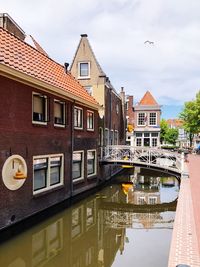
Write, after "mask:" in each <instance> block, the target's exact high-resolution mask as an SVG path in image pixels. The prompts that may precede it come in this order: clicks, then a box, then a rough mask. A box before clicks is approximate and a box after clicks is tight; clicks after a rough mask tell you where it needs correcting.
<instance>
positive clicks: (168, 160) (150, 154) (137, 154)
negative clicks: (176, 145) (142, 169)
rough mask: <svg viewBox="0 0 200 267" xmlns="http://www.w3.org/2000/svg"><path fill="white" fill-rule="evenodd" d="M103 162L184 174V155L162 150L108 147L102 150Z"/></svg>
mask: <svg viewBox="0 0 200 267" xmlns="http://www.w3.org/2000/svg"><path fill="white" fill-rule="evenodd" d="M101 161H102V162H105V163H119V164H123V165H133V164H134V163H135V164H140V165H147V166H150V167H158V168H162V169H166V170H170V171H173V172H176V173H178V174H182V172H183V171H184V155H183V153H182V154H179V153H177V152H171V151H166V150H164V149H160V148H157V147H155V148H151V147H133V146H120V145H113V146H106V147H103V148H102V150H101Z"/></svg>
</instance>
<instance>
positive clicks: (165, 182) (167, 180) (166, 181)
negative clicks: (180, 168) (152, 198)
mask: <svg viewBox="0 0 200 267" xmlns="http://www.w3.org/2000/svg"><path fill="white" fill-rule="evenodd" d="M161 185H162V187H173V186H175V179H174V177H162V179H161Z"/></svg>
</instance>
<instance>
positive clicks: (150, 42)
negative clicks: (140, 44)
mask: <svg viewBox="0 0 200 267" xmlns="http://www.w3.org/2000/svg"><path fill="white" fill-rule="evenodd" d="M144 44H150V45H153V44H154V42H152V41H149V40H146V41H145V42H144Z"/></svg>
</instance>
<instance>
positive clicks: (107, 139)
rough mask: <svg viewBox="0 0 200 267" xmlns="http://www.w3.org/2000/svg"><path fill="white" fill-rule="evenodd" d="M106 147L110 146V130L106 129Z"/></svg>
mask: <svg viewBox="0 0 200 267" xmlns="http://www.w3.org/2000/svg"><path fill="white" fill-rule="evenodd" d="M104 140H105V146H108V145H109V130H108V129H107V128H106V129H105V139H104Z"/></svg>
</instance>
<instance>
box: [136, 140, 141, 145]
mask: <svg viewBox="0 0 200 267" xmlns="http://www.w3.org/2000/svg"><path fill="white" fill-rule="evenodd" d="M136 146H142V138H137V139H136Z"/></svg>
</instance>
